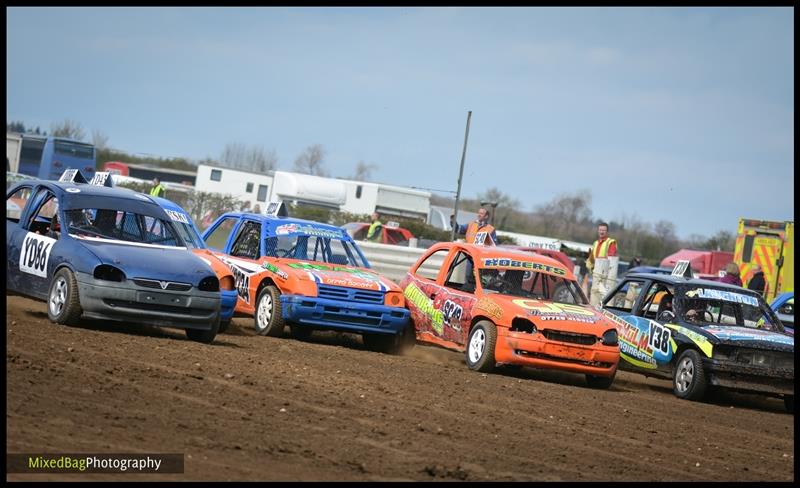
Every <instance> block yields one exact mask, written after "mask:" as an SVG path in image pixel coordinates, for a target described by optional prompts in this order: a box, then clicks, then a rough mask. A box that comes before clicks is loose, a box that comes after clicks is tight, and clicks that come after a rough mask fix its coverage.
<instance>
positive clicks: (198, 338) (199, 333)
mask: <svg viewBox="0 0 800 488" xmlns="http://www.w3.org/2000/svg"><path fill="white" fill-rule="evenodd" d="M219 324H220V321H219V317H217V319H216V320H215V321H214V324H213V325H212V326H211V328H210V329H208V330H200V329H186V337H188V338H189V340H191V341H195V342H202V343H203V344H211V343H212V342H214V338H215V337H217V332H219Z"/></svg>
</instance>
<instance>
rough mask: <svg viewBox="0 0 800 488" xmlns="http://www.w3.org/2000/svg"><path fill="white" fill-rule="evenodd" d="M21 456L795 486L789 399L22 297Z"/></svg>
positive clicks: (198, 467)
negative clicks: (693, 397)
mask: <svg viewBox="0 0 800 488" xmlns="http://www.w3.org/2000/svg"><path fill="white" fill-rule="evenodd" d="M6 305H7V307H8V312H7V316H6V319H7V329H6V339H7V350H6V368H7V380H8V386H7V390H6V399H7V407H6V408H7V410H6V428H7V444H6V452H7V453H14V452H48V453H54V452H107V453H112V452H139V453H144V452H178V453H184V454H185V458H184V459H185V473H184V474H182V475H175V474H173V475H166V474H158V475H155V474H124V475H123V474H69V475H64V474H61V475H55V474H36V475H32V474H7V475H6V477H7V479H8V480H37V479H50V480H54V479H65V480H80V479H89V480H101V479H106V480H120V481H121V480H126V479H127V480H132V479H139V480H151V481H154V480H157V479H165V480H169V479H172V480H357V481H366V480H384V481H385V480H536V481H551V480H714V481H724V480H749V481H756V480H776V481H791V480H793V479H794V417H793V416H792V415H789V414H787V413H785V412H784V410H783V402H782V401H780V400H778V399H770V398H762V397H758V396H751V395H735V394H721V395H717V397H716V398H714V399H712V400H710V401H708V402H704V403H694V402H688V401H682V400H678V399H677V398H675V397H674V396H673V395H672V391H671V386H670V383H669V382H666V381H661V380H653V379H645V378H644V377H642V376H639V375H635V374H629V373H624V372H621V373H619V374H618V376H617V379H616V381H615V383H614V385H613V386H612V388H611V389H610V390H607V391H597V390H592V389H589V388H587V387H585V386H584V380H583V378H582V377H580V376H576V375H571V374H562V373H553V372H545V371H537V370H532V369H524V370H521V371H518V372H512V371H503V372H501V373H497V374H490V375H483V374H480V373H475V372H472V371H469V370H467V368H466V366H465V365H464V360H463V356H462V355H461V354H457V353H454V352H450V351H446V350H442V349H437V348H431V347H424V346H417V347H416V348H415V349H414V350H413V351H412V352H411V353H409V354H408V355H406V356H388V355H384V354H378V353H373V352H369V351H366V350H365V349H364V348H363V346H362V345H361V339H360V338H359V337H358V336H355V335H347V334H336V333H315V334H314V336H313V337H312V339H311V340H310V341H308V342H299V341H296V340H294V339H290V338H268V337H261V336H256V335H254V332H253V329H252V322H251V320H249V319H238V318H237V319H235V321H234V324H233V325H232V327H231V329H232V330H231V331H230V332H229V333H226V334H222V335H219V336H218V337H217V340H216V341H215V343H214V344H213V345H211V346H206V345H202V344H197V343H194V342H190V341H188V340H186V339H185V336H184V334H183V332H182V331H179V330H174V329H157V328H151V327H146V326H132V325H131V326H128V325H111V324H110V323H104V322H97V321H93V322H89V321H86V322H84V323H83V324H82V325H81V326H78V327H62V326H57V325H55V324H53V323H51V322H50V321H49V320H48V319H47V314H46V311H45V304H44V303H42V302H37V301H34V300H28V299H26V298H21V297H7V298H6Z"/></svg>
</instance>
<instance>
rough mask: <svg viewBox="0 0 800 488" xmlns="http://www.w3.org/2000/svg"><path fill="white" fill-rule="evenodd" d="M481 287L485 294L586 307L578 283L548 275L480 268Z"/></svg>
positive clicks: (515, 270)
mask: <svg viewBox="0 0 800 488" xmlns="http://www.w3.org/2000/svg"><path fill="white" fill-rule="evenodd" d="M478 274H479V276H480V280H481V287H483V290H484V292H487V293H502V294H504V295H511V296H515V297H522V298H537V299H539V300H550V301H554V302H559V303H573V304H577V305H586V304H588V303H589V300H587V298H586V295H584V294H583V291H582V290H581V288H580V286H578V283H577V282H576V281H573V280H569V279H566V278H563V277H561V276H556V275H553V274H550V273H544V272H539V271H530V270H521V269H497V268H481V269H480V270H479V271H478Z"/></svg>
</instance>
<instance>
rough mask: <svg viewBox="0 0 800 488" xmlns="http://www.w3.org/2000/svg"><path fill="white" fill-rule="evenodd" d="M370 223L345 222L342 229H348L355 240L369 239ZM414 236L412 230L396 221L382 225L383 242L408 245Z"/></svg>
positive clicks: (381, 241)
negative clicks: (400, 225)
mask: <svg viewBox="0 0 800 488" xmlns="http://www.w3.org/2000/svg"><path fill="white" fill-rule="evenodd" d="M369 226H370V224H368V223H365V222H350V223H349V224H344V225H343V226H342V229H344V230H346V231H347V233H348V234H350V237H352V238H353V240H354V241H365V240H367V231H368V230H369ZM412 237H414V234H412V233H411V231H410V230H408V229H404V228H402V227H399V226H397V224H396V223H394V225H393V223H392V222H388V223H386V224H383V226H382V227H381V240H380V243H381V244H394V245H395V246H407V245H408V241H409V240H410V239H411V238H412Z"/></svg>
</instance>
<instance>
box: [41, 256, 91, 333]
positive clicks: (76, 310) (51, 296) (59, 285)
mask: <svg viewBox="0 0 800 488" xmlns="http://www.w3.org/2000/svg"><path fill="white" fill-rule="evenodd" d="M82 313H83V310H81V301H80V297H79V296H78V280H76V279H75V275H74V274H72V271H70V270H69V268H61V269H60V270H58V272H57V273H56V275H55V276H53V281H51V282H50V289H49V290H48V291H47V317H48V318H49V319H50V320H52V321H53V322H55V323H57V324H66V325H70V324H74V323H75V322H77V321H78V319H80V318H81V314H82Z"/></svg>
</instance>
